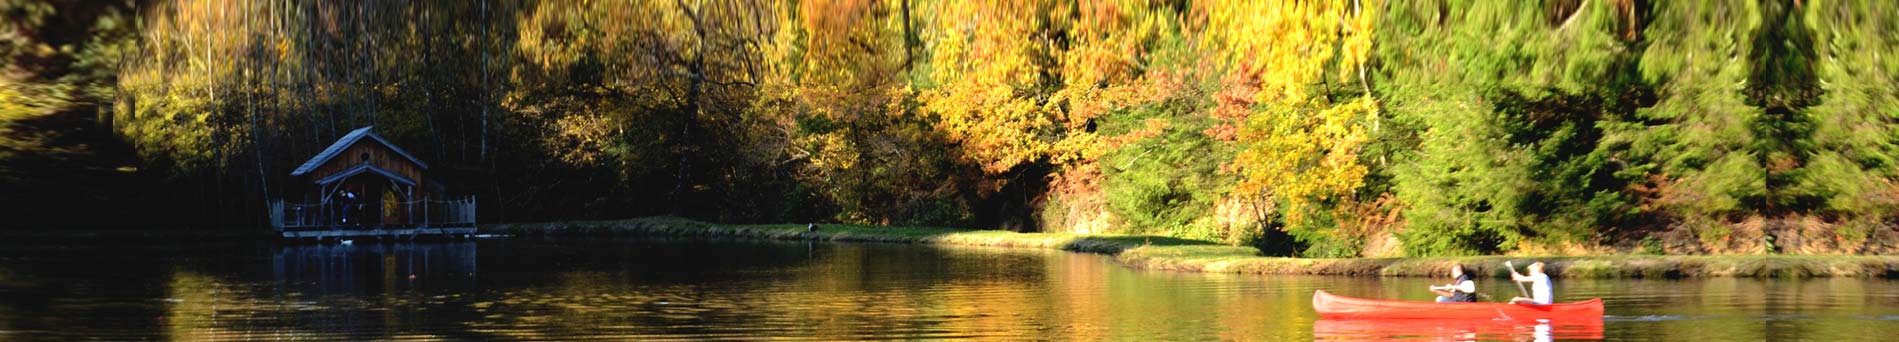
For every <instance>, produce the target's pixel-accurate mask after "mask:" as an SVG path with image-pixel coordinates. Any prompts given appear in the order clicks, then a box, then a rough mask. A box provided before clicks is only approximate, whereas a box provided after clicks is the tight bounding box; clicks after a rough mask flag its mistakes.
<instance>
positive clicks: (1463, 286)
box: [1431, 264, 1477, 303]
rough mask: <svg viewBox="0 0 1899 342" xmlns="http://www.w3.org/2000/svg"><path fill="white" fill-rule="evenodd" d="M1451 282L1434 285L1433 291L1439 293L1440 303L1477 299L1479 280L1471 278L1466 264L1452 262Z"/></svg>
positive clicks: (1465, 301)
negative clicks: (1466, 270)
mask: <svg viewBox="0 0 1899 342" xmlns="http://www.w3.org/2000/svg"><path fill="white" fill-rule="evenodd" d="M1451 279H1452V280H1451V283H1450V284H1447V285H1433V286H1431V292H1432V293H1436V294H1437V302H1438V303H1470V302H1476V301H1477V282H1474V281H1471V280H1470V275H1469V274H1465V273H1464V264H1451Z"/></svg>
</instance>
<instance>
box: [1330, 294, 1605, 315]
mask: <svg viewBox="0 0 1899 342" xmlns="http://www.w3.org/2000/svg"><path fill="white" fill-rule="evenodd" d="M1312 310H1314V311H1318V312H1319V317H1324V318H1419V319H1481V318H1491V319H1536V318H1593V319H1602V298H1596V299H1590V300H1586V301H1581V302H1573V303H1556V304H1550V305H1535V304H1509V303H1436V302H1415V301H1402V300H1378V299H1364V298H1352V297H1346V296H1340V295H1335V294H1331V293H1327V292H1325V290H1319V291H1318V292H1314V293H1313V294H1312Z"/></svg>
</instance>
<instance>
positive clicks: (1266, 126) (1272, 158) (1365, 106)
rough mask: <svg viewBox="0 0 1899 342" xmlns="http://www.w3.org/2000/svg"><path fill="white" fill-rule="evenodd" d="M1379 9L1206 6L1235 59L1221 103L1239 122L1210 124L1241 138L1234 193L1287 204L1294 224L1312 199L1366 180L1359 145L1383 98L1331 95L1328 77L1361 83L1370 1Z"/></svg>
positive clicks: (1347, 4) (1353, 5) (1342, 2)
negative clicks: (1222, 125) (1332, 69)
mask: <svg viewBox="0 0 1899 342" xmlns="http://www.w3.org/2000/svg"><path fill="white" fill-rule="evenodd" d="M1375 7H1376V6H1375V4H1366V3H1361V2H1360V1H1348V0H1330V1H1289V2H1279V1H1257V2H1256V1H1214V2H1209V3H1204V4H1203V7H1202V8H1201V10H1202V11H1204V13H1206V14H1207V16H1208V19H1209V24H1210V27H1209V30H1210V31H1209V32H1218V33H1222V34H1209V36H1211V37H1212V38H1213V39H1211V40H1210V41H1211V42H1210V43H1212V44H1217V45H1216V46H1215V47H1214V48H1215V49H1218V50H1221V51H1228V52H1229V53H1230V55H1229V56H1228V58H1230V59H1232V60H1233V61H1234V62H1233V64H1234V65H1236V67H1235V68H1234V69H1233V70H1231V72H1232V73H1233V74H1231V75H1229V76H1228V80H1227V84H1228V87H1229V91H1228V92H1223V95H1222V96H1226V97H1225V98H1223V99H1221V102H1222V108H1220V109H1218V110H1216V111H1218V112H1220V113H1219V115H1218V116H1220V117H1223V118H1226V119H1228V120H1230V122H1229V124H1230V125H1237V126H1238V127H1231V126H1228V127H1227V128H1224V129H1221V128H1216V129H1215V130H1210V133H1216V136H1222V137H1225V138H1227V139H1229V140H1232V141H1234V142H1235V143H1237V144H1238V145H1239V146H1240V150H1239V152H1238V154H1237V155H1236V156H1235V158H1234V161H1233V162H1232V163H1231V164H1229V165H1228V166H1227V169H1228V170H1229V171H1230V172H1235V173H1237V174H1239V175H1240V176H1241V179H1240V181H1239V184H1237V185H1236V188H1235V190H1236V191H1235V192H1234V193H1235V195H1236V196H1242V197H1245V198H1254V199H1255V200H1260V201H1269V202H1279V203H1284V204H1287V205H1289V206H1290V207H1289V208H1283V210H1281V211H1282V212H1284V213H1285V215H1286V217H1287V220H1288V221H1289V222H1292V223H1297V222H1298V221H1299V220H1300V219H1302V217H1301V211H1302V210H1300V209H1301V208H1303V207H1304V206H1305V205H1306V204H1307V203H1308V202H1310V201H1313V200H1326V199H1330V198H1334V197H1337V196H1347V195H1350V194H1351V193H1352V192H1353V191H1355V190H1356V189H1358V187H1359V186H1361V185H1363V180H1364V177H1365V174H1366V173H1367V169H1366V167H1365V166H1364V165H1362V164H1360V163H1359V160H1358V149H1359V147H1360V146H1362V145H1363V144H1364V143H1365V142H1366V140H1367V133H1366V132H1365V127H1364V126H1365V125H1364V123H1365V122H1367V121H1369V120H1376V119H1377V118H1376V114H1377V111H1378V104H1377V103H1376V102H1374V101H1373V100H1372V99H1371V97H1370V94H1368V93H1363V92H1361V93H1358V94H1357V96H1356V97H1353V98H1343V99H1338V100H1334V99H1333V98H1332V96H1331V95H1329V93H1332V92H1334V89H1329V88H1327V85H1328V84H1338V85H1345V84H1351V83H1357V85H1358V86H1360V87H1363V86H1364V84H1363V83H1362V82H1363V80H1362V79H1360V78H1358V77H1362V76H1361V75H1362V73H1363V65H1364V63H1365V60H1366V58H1367V56H1368V55H1369V53H1370V49H1371V34H1372V22H1373V21H1374V20H1375V19H1376V18H1374V17H1373V14H1372V11H1369V10H1367V9H1368V8H1375ZM1327 67H1336V68H1337V69H1336V70H1335V71H1336V75H1337V79H1336V80H1328V79H1327V78H1326V76H1327V73H1326V71H1327V70H1326V69H1327ZM1355 76H1357V77H1355ZM1328 81H1329V82H1328ZM1236 92H1237V93H1236ZM1248 92H1250V93H1251V94H1250V97H1247V96H1246V95H1247V94H1245V93H1248ZM1226 94H1231V95H1226ZM1223 132H1224V133H1223Z"/></svg>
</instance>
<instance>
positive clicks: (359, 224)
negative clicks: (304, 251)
mask: <svg viewBox="0 0 1899 342" xmlns="http://www.w3.org/2000/svg"><path fill="white" fill-rule="evenodd" d="M374 127H375V126H366V127H363V128H358V129H356V130H354V131H350V132H349V134H345V135H343V137H342V138H340V139H337V140H336V142H335V143H332V144H330V146H329V147H328V148H325V149H323V152H320V153H317V154H316V155H315V156H312V157H310V159H309V160H308V161H305V162H303V164H302V165H300V166H297V169H296V170H295V171H291V172H290V176H291V177H292V178H293V179H296V180H297V182H296V183H295V184H292V186H290V187H289V188H288V189H287V190H286V194H287V195H290V196H292V198H300V200H298V202H296V203H286V201H283V200H279V201H277V202H275V203H272V204H271V208H270V210H271V223H272V225H273V226H274V227H275V228H276V229H277V231H279V232H281V233H282V234H283V236H284V237H286V238H326V237H351V236H416V235H435V234H442V235H465V234H470V233H473V232H474V225H475V200H474V197H472V196H468V197H462V198H446V197H445V196H446V194H445V191H444V187H443V186H441V185H440V183H435V182H431V181H430V179H429V178H428V170H429V164H428V163H425V162H422V160H421V159H417V158H416V157H415V155H413V154H409V152H408V151H405V150H403V149H402V148H401V147H398V146H396V144H394V143H391V142H389V140H388V139H384V138H383V137H381V136H378V135H376V133H375V132H374V130H373V128H374Z"/></svg>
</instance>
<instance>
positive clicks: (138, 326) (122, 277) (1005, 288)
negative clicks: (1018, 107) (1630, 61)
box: [0, 239, 1899, 341]
mask: <svg viewBox="0 0 1899 342" xmlns="http://www.w3.org/2000/svg"><path fill="white" fill-rule="evenodd" d="M1433 281H1438V282H1442V281H1443V280H1434V279H1420V278H1347V277H1307V276H1297V277H1293V276H1242V275H1216V274H1185V273H1170V272H1154V271H1141V270H1132V269H1128V268H1125V267H1122V266H1119V265H1116V264H1115V263H1113V262H1112V260H1110V259H1108V258H1106V257H1102V256H1097V255H1086V254H1074V253H1065V252H1059V251H1040V250H1011V249H984V248H956V247H928V246H912V245H884V244H809V243H803V242H736V241H723V242H704V241H699V242H689V241H670V240H531V239H502V240H481V241H477V242H459V243H414V244H379V243H360V244H355V245H348V246H343V245H329V246H275V245H272V244H265V243H235V242H222V243H203V244H178V243H172V244H171V245H169V246H166V247H151V246H144V245H140V244H132V243H90V244H81V245H73V243H72V242H70V241H65V242H21V241H13V242H0V340H9V341H11V340H19V341H30V340H47V341H71V340H191V341H200V340H258V339H306V340H308V339H316V340H471V339H475V340H597V339H607V340H707V339H790V340H884V339H898V340H909V339H930V340H935V339H959V338H971V339H987V340H1142V341H1147V340H1308V339H1315V338H1317V339H1341V340H1353V339H1385V338H1423V339H1520V340H1535V339H1554V340H1563V339H1572V338H1606V339H1610V340H1796V339H1798V340H1827V341H1832V340H1888V341H1890V340H1896V339H1899V282H1894V281H1891V280H1885V279H1820V280H1752V279H1713V280H1689V281H1670V280H1634V281H1597V280H1558V281H1557V294H1558V299H1559V300H1563V301H1569V300H1580V299H1586V298H1592V297H1601V298H1603V300H1604V302H1605V304H1606V305H1607V307H1608V316H1607V317H1605V318H1604V319H1603V321H1602V322H1599V323H1598V322H1580V323H1579V322H1552V323H1543V324H1537V323H1536V322H1529V323H1521V322H1431V321H1424V322H1395V323H1394V322H1365V321H1329V320H1328V321H1317V317H1316V316H1315V315H1314V314H1313V313H1312V307H1311V298H1312V292H1313V290H1317V289H1325V290H1328V291H1332V292H1335V293H1339V294H1343V295H1351V296H1360V297H1374V298H1408V299H1418V300H1428V299H1429V298H1430V294H1429V292H1428V291H1426V290H1425V287H1426V286H1427V285H1429V284H1430V283H1432V282H1433ZM1479 286H1480V287H1482V288H1483V290H1485V291H1488V292H1489V293H1492V294H1495V295H1497V296H1503V297H1507V296H1509V295H1510V294H1512V293H1515V292H1516V291H1517V290H1516V288H1515V286H1513V285H1509V284H1508V283H1504V282H1501V281H1496V280H1486V281H1481V282H1480V283H1479ZM1315 321H1316V322H1315Z"/></svg>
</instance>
